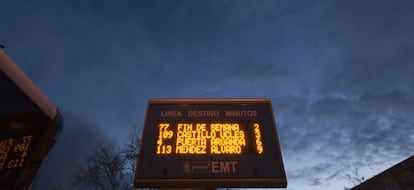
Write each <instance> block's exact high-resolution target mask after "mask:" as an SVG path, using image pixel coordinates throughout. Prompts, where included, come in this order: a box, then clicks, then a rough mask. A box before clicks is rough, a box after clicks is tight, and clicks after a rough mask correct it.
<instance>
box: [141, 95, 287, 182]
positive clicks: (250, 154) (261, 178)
mask: <svg viewBox="0 0 414 190" xmlns="http://www.w3.org/2000/svg"><path fill="white" fill-rule="evenodd" d="M162 125H168V127H170V128H169V130H165V131H166V132H162V131H164V128H165V127H163V126H162ZM256 125H257V126H260V130H262V131H260V132H259V133H258V134H257V129H256V128H257V126H256ZM186 126H187V128H188V130H189V131H187V132H189V133H191V132H192V133H193V137H194V138H192V139H191V138H190V137H189V138H190V140H195V139H196V138H197V139H202V140H203V137H202V135H201V133H202V132H203V131H201V132H200V131H198V134H196V133H197V131H196V130H199V129H198V128H199V127H200V128H203V126H204V128H207V129H204V132H205V133H206V134H207V133H208V134H214V133H216V134H219V132H214V131H213V130H214V129H215V128H216V127H217V126H221V127H222V129H223V130H224V129H226V126H228V127H229V126H233V128H232V129H230V128H228V130H230V131H227V132H228V133H229V134H230V133H231V134H241V136H242V138H241V140H240V138H239V137H237V136H238V135H232V136H231V137H228V138H233V139H234V138H239V139H236V141H237V140H239V142H240V141H243V142H242V143H240V144H237V143H235V144H233V145H234V146H233V147H237V146H238V145H240V146H238V147H237V148H236V149H237V150H238V151H234V150H233V149H232V150H233V151H229V150H227V149H226V148H224V149H223V148H221V149H219V151H218V152H217V151H214V150H217V149H215V148H213V145H214V141H213V139H212V138H211V136H208V135H207V137H205V138H204V141H206V139H207V143H204V144H203V143H198V144H197V143H193V144H197V145H204V148H206V149H207V150H204V149H203V151H199V152H196V151H194V150H193V151H189V150H187V149H188V147H190V149H191V146H190V145H187V146H186V145H182V142H181V141H180V140H178V139H180V138H181V137H182V134H185V133H184V132H185V131H184V132H183V131H182V130H183V128H185V127H186ZM250 127H251V128H252V129H250ZM196 128H197V129H196ZM253 128H254V129H253ZM191 130H192V131H191ZM231 130H233V131H231ZM167 132H170V133H172V134H173V135H171V138H170V139H169V137H168V135H166V136H165V134H167ZM220 132H221V133H220V134H221V135H222V134H224V133H226V131H220ZM249 133H254V135H251V134H249ZM142 134H143V136H142V139H141V145H140V151H139V155H138V158H137V165H136V173H135V178H134V186H135V187H151V188H153V187H155V188H171V187H174V188H192V187H193V188H196V187H211V188H221V187H279V188H284V187H286V186H287V179H286V174H285V170H284V165H283V159H282V154H281V149H280V143H279V138H278V135H277V128H276V122H275V119H274V114H273V109H272V104H271V100H270V99H258V98H257V99H256V98H254V99H240V98H238V99H150V100H149V101H148V105H147V111H146V117H145V123H144V128H143V133H142ZM180 135H181V136H180ZM249 135H250V136H249ZM161 136H164V137H165V138H162V137H161ZM213 136H216V135H213ZM239 136H240V135H239ZM217 138H224V137H222V136H220V135H217ZM217 138H215V140H217ZM219 140H220V139H219ZM259 141H260V142H259ZM164 144H166V146H170V147H167V148H169V150H170V151H165V150H168V149H164V152H163V151H162V149H161V151H160V149H159V147H160V146H164ZM259 145H260V146H263V147H262V148H264V150H261V151H260V148H259V147H257V146H259ZM186 147H187V148H186ZM221 147H226V146H224V145H223V146H221ZM227 147H229V146H227ZM240 147H241V148H242V151H240ZM248 147H249V148H248ZM183 150H184V151H183ZM200 150H202V149H200ZM255 150H257V151H256V152H254V151H255ZM243 151H244V152H243Z"/></svg>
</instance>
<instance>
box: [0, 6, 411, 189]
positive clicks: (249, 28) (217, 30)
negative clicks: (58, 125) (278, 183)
mask: <svg viewBox="0 0 414 190" xmlns="http://www.w3.org/2000/svg"><path fill="white" fill-rule="evenodd" d="M413 10H414V3H413V2H412V1H398V0H388V1H385V0H372V1H360V0H355V1H352V0H351V1H348V0H343V1H342V0H340V1H332V0H321V1H311V0H296V1H289V0H286V1H281V0H272V1H266V0H260V1H257V0H237V1H227V0H220V1H218V0H217V1H210V0H209V1H200V0H191V1H186V0H181V1H172V0H171V1H170V0H165V1H134V0H123V1H115V0H99V1H98V0H96V1H85V0H70V1H53V0H49V1H48V0H43V1H41V0H30V1H29V0H27V1H26V0H3V1H0V43H1V44H4V45H5V47H6V48H5V51H6V52H7V53H8V55H9V56H10V57H12V58H13V60H14V61H15V62H16V63H17V64H18V65H19V66H20V67H21V69H22V70H23V71H24V72H25V73H26V74H27V75H28V76H29V77H30V78H31V79H32V80H33V81H34V82H35V83H36V84H37V85H38V86H39V88H40V89H41V90H42V91H43V92H44V93H45V94H46V95H47V96H48V97H49V98H50V99H51V100H52V102H54V103H55V104H56V105H58V107H59V109H60V111H61V112H62V113H63V117H64V119H65V128H64V131H63V133H62V134H61V136H60V138H59V140H58V143H57V144H56V146H55V147H54V149H53V150H52V152H51V153H50V155H49V157H48V158H47V160H46V161H45V162H44V164H43V168H42V171H41V175H40V176H39V177H38V180H37V185H38V187H39V189H45V188H51V187H67V185H68V184H69V182H70V179H69V177H68V176H70V175H71V172H73V171H72V170H73V168H75V167H76V166H77V164H79V163H80V162H82V160H83V159H84V157H85V155H86V154H87V153H88V152H89V151H90V150H92V149H93V147H95V146H96V145H99V144H105V143H109V142H118V143H121V142H123V141H124V139H125V138H126V135H127V133H128V131H129V130H130V129H131V128H132V126H133V125H134V124H137V125H141V126H142V125H143V122H144V121H143V120H144V117H145V108H146V103H147V100H148V98H154V97H157V98H223V97H225V98H242V97H247V98H251V97H254V98H271V100H272V104H273V109H274V112H275V117H276V120H277V122H278V124H279V125H278V132H279V139H280V141H281V148H282V154H283V159H284V162H285V168H286V172H287V177H288V189H289V190H300V189H309V190H312V189H321V190H324V189H326V190H335V189H337V190H342V189H343V187H344V186H348V187H349V186H352V185H351V184H350V183H349V182H347V181H346V180H345V179H344V178H343V177H342V175H341V173H344V172H345V173H346V172H349V168H350V167H351V166H352V167H358V168H360V170H361V173H362V174H363V175H364V176H366V177H371V176H372V175H374V174H377V173H379V172H381V171H382V170H384V169H386V168H388V167H390V166H391V165H394V164H396V163H397V162H399V161H401V160H403V159H405V158H407V157H409V156H410V155H413V154H414V118H413V115H414V96H413V94H414V74H413V73H414V24H413V23H414V12H413Z"/></svg>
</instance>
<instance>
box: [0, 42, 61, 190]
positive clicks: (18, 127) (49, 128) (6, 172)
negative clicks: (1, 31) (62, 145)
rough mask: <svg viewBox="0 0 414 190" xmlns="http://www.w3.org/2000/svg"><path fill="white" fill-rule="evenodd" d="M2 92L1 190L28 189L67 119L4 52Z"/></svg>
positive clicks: (0, 66)
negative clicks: (64, 120)
mask: <svg viewBox="0 0 414 190" xmlns="http://www.w3.org/2000/svg"><path fill="white" fill-rule="evenodd" d="M0 92H1V93H0V189H28V188H29V187H30V185H31V184H32V181H33V179H34V178H35V176H36V174H37V171H38V170H39V168H40V166H41V163H42V161H43V160H44V158H45V157H46V155H47V154H48V152H49V150H50V149H51V148H52V146H53V145H54V144H55V142H56V139H57V136H58V135H59V133H60V131H61V130H62V126H63V118H62V116H61V115H60V114H59V112H58V110H57V108H56V107H55V106H54V105H53V104H52V102H50V101H49V100H48V98H47V97H46V96H45V95H44V94H43V93H42V92H41V91H40V90H39V89H38V88H37V87H36V85H35V84H33V82H32V81H31V80H30V78H28V77H27V76H26V75H25V74H24V73H23V72H22V71H21V70H20V68H19V67H18V66H17V65H16V64H15V63H14V62H13V61H12V60H11V59H10V58H9V57H8V56H7V54H6V53H5V52H4V51H3V50H2V49H1V48H0Z"/></svg>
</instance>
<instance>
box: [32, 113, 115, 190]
mask: <svg viewBox="0 0 414 190" xmlns="http://www.w3.org/2000/svg"><path fill="white" fill-rule="evenodd" d="M62 115H63V118H64V129H63V131H62V133H61V135H60V136H59V138H58V139H57V142H56V144H55V145H54V147H53V148H52V150H51V151H50V152H49V154H48V155H47V157H46V158H45V159H44V160H43V163H42V167H41V169H40V170H39V171H38V176H37V178H36V179H35V181H34V182H33V183H34V186H35V189H52V188H59V189H60V188H63V189H70V188H71V182H72V181H71V177H72V175H73V174H74V172H75V171H76V169H77V168H78V167H79V165H80V164H82V163H84V161H85V159H86V156H87V155H88V154H89V153H90V152H91V151H92V150H94V149H95V148H96V147H98V146H101V145H106V144H109V143H114V141H113V140H112V139H111V138H109V137H107V136H105V135H104V134H103V132H102V131H101V130H100V129H99V128H98V127H97V126H96V124H95V123H93V122H92V121H90V120H89V119H88V118H85V117H84V116H83V115H80V114H79V113H76V112H72V111H69V112H63V114H62Z"/></svg>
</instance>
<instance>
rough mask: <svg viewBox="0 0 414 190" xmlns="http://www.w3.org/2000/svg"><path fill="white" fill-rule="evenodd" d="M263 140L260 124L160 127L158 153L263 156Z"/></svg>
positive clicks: (202, 124)
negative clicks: (249, 143)
mask: <svg viewBox="0 0 414 190" xmlns="http://www.w3.org/2000/svg"><path fill="white" fill-rule="evenodd" d="M246 135H247V136H246ZM261 136H262V134H261V129H260V124H258V123H251V124H245V125H243V124H239V123H207V122H203V123H159V124H158V137H157V146H156V149H155V153H156V154H188V155H191V154H245V153H248V154H263V152H264V148H263V141H262V139H261ZM246 142H251V143H252V144H251V145H246Z"/></svg>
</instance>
